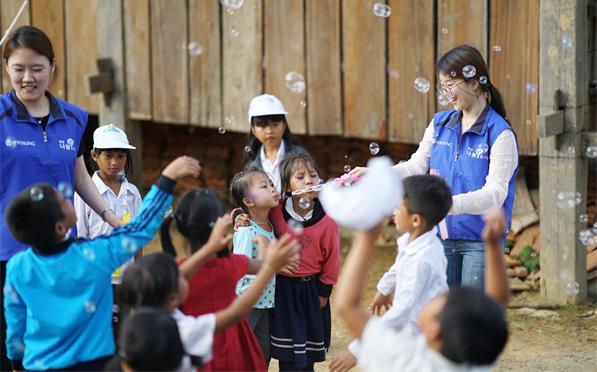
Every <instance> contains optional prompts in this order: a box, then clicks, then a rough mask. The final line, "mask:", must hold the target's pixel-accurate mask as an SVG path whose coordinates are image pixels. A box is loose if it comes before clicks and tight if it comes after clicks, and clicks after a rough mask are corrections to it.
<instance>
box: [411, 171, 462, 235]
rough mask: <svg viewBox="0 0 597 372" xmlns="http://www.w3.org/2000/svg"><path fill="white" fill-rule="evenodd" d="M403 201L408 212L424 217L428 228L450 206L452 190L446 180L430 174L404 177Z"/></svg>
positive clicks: (444, 213)
mask: <svg viewBox="0 0 597 372" xmlns="http://www.w3.org/2000/svg"><path fill="white" fill-rule="evenodd" d="M403 184H404V201H403V202H404V203H405V205H406V209H407V210H408V211H409V213H417V214H420V215H421V216H423V217H424V218H425V222H426V223H427V227H428V228H430V229H431V228H432V227H433V226H435V225H437V224H438V223H439V222H440V221H441V220H443V219H444V217H446V215H447V214H448V212H449V211H450V208H452V191H451V190H450V187H449V186H448V184H446V181H444V180H443V179H442V178H440V177H438V176H432V175H430V174H424V175H417V176H410V177H406V178H405V179H404V180H403Z"/></svg>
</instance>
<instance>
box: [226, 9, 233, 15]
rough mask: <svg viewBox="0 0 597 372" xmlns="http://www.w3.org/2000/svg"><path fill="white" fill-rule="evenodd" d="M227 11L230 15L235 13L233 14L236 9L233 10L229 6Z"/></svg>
mask: <svg viewBox="0 0 597 372" xmlns="http://www.w3.org/2000/svg"><path fill="white" fill-rule="evenodd" d="M226 13H227V14H228V15H233V14H234V10H232V9H230V8H228V9H226Z"/></svg>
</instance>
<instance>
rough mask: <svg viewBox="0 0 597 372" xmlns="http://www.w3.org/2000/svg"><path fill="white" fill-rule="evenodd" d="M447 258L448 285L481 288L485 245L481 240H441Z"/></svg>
mask: <svg viewBox="0 0 597 372" xmlns="http://www.w3.org/2000/svg"><path fill="white" fill-rule="evenodd" d="M442 243H443V245H444V252H445V253H446V258H447V259H448V271H447V273H446V275H447V277H448V286H449V287H450V288H452V287H460V286H467V287H476V288H479V289H481V290H483V285H484V280H483V279H484V275H485V246H484V244H483V242H475V241H468V240H442Z"/></svg>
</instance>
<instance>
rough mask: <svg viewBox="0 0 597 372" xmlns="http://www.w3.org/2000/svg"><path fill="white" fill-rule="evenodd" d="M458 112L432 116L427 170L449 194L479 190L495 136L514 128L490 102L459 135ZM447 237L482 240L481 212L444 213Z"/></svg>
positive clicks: (509, 202)
mask: <svg viewBox="0 0 597 372" xmlns="http://www.w3.org/2000/svg"><path fill="white" fill-rule="evenodd" d="M461 116H462V115H461V113H460V112H458V111H456V110H446V111H442V112H438V113H437V114H435V116H434V117H433V124H434V133H433V145H432V147H431V156H430V160H429V171H430V173H431V174H436V175H439V176H440V177H442V178H444V179H445V180H446V182H447V183H448V185H449V186H450V187H451V188H452V195H458V194H463V193H466V192H470V191H476V190H479V189H481V188H482V187H483V185H485V178H486V177H487V174H488V172H489V155H490V153H491V147H492V146H493V143H494V142H495V140H496V139H497V137H498V136H499V135H500V133H502V132H503V131H504V130H507V129H509V130H512V132H514V130H513V129H512V128H511V127H510V126H509V125H508V123H507V122H506V120H504V118H502V117H501V116H500V115H499V114H498V113H497V112H496V111H494V110H493V108H492V107H491V106H488V107H487V108H486V109H485V110H484V111H483V112H482V113H481V115H480V116H479V118H478V119H477V121H476V122H475V124H473V126H472V127H471V128H470V129H469V130H467V131H466V132H465V133H463V134H462V136H461ZM517 173H518V168H517V169H516V171H514V174H513V175H512V178H511V179H510V182H509V184H508V194H507V196H506V200H505V201H504V204H503V208H504V211H505V213H506V221H507V226H506V231H508V230H509V229H510V223H511V221H512V206H513V204H514V186H515V182H516V174H517ZM446 225H447V229H448V239H457V240H471V241H481V240H482V238H481V231H482V230H483V226H484V223H483V220H482V218H481V216H480V215H471V214H460V215H449V216H447V217H446Z"/></svg>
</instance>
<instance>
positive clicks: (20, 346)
mask: <svg viewBox="0 0 597 372" xmlns="http://www.w3.org/2000/svg"><path fill="white" fill-rule="evenodd" d="M12 346H13V347H14V348H15V349H17V351H20V352H23V351H25V344H24V343H22V342H21V341H20V340H14V341H13V342H12Z"/></svg>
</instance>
